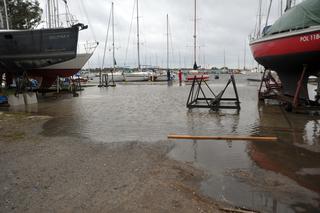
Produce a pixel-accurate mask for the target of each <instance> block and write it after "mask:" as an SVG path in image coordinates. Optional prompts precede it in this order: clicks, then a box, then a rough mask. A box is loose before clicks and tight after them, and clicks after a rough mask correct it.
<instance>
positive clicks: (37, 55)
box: [0, 26, 79, 73]
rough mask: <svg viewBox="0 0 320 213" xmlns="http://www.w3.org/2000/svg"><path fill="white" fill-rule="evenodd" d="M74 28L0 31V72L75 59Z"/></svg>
mask: <svg viewBox="0 0 320 213" xmlns="http://www.w3.org/2000/svg"><path fill="white" fill-rule="evenodd" d="M78 33H79V28H78V26H73V27H70V28H55V29H38V30H3V31H0V71H2V72H6V73H8V72H13V73H17V72H23V71H28V70H30V69H35V68H39V67H44V66H49V65H53V64H57V63H61V62H64V61H67V60H70V59H72V58H75V57H76V53H77V43H78Z"/></svg>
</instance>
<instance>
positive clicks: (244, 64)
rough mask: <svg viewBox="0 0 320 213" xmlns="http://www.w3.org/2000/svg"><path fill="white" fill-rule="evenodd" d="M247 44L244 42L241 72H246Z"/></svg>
mask: <svg viewBox="0 0 320 213" xmlns="http://www.w3.org/2000/svg"><path fill="white" fill-rule="evenodd" d="M246 51H247V42H246V40H244V55H243V70H246V55H247V52H246Z"/></svg>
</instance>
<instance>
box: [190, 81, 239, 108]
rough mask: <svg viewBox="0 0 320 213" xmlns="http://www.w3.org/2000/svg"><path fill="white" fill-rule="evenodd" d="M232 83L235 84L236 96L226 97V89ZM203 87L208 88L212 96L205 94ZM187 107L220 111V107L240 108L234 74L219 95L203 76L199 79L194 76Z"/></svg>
mask: <svg viewBox="0 0 320 213" xmlns="http://www.w3.org/2000/svg"><path fill="white" fill-rule="evenodd" d="M230 84H231V85H232V86H233V90H234V93H235V97H234V98H224V97H223V95H224V94H225V91H226V90H227V88H228V87H229V85H230ZM203 87H205V88H207V89H208V91H209V95H210V97H208V96H207V95H206V94H205V92H204V88H203ZM187 108H189V109H193V108H208V109H210V110H213V111H218V110H219V109H237V110H240V101H239V95H238V91H237V87H236V82H235V79H234V76H233V75H230V79H229V80H228V82H227V84H226V86H225V87H224V89H223V90H222V91H221V92H219V93H218V94H217V95H216V94H215V93H214V92H213V91H212V89H211V88H210V87H209V85H208V84H207V82H206V81H204V80H203V78H200V79H199V78H196V77H194V79H193V82H192V86H191V89H190V92H189V96H188V100H187Z"/></svg>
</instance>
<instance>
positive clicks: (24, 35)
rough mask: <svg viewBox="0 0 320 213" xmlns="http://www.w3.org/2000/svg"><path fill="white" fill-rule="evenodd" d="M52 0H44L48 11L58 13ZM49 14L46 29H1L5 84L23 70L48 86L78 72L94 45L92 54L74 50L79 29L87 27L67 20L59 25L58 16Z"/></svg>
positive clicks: (1, 69) (0, 60)
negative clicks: (65, 24) (64, 25)
mask: <svg viewBox="0 0 320 213" xmlns="http://www.w3.org/2000/svg"><path fill="white" fill-rule="evenodd" d="M53 1H54V0H47V5H48V12H49V13H50V14H57V13H58V10H57V9H58V6H57V4H58V2H53ZM64 2H65V4H67V2H66V1H64ZM49 5H51V7H50V6H49ZM54 11H55V12H54ZM68 15H69V16H70V17H71V14H68ZM49 17H50V19H49V20H48V28H46V29H31V30H2V31H0V74H1V73H6V76H7V78H6V80H7V85H10V84H11V83H12V79H13V78H15V77H19V76H22V75H23V73H26V74H27V76H28V77H32V78H36V79H39V80H40V82H41V85H40V87H41V88H49V87H50V86H51V85H52V84H53V82H54V81H55V80H56V79H57V77H58V76H59V77H71V76H73V75H74V74H75V73H77V72H79V71H80V70H81V68H82V67H83V66H84V65H85V63H86V62H87V61H88V60H89V58H90V57H91V56H92V54H93V51H94V49H95V47H94V48H93V51H92V52H91V53H88V52H87V53H80V54H79V53H77V50H78V36H79V31H81V30H84V29H87V28H88V26H86V25H83V24H81V23H77V24H75V23H76V22H75V21H74V20H70V21H69V26H68V27H61V26H58V24H57V23H59V22H58V21H56V19H57V17H55V16H53V15H49ZM70 25H71V26H70Z"/></svg>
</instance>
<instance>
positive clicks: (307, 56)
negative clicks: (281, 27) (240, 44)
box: [250, 26, 320, 70]
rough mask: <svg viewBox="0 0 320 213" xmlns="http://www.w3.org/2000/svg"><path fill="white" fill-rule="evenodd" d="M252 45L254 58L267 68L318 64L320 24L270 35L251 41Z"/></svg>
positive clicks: (274, 68) (275, 68)
mask: <svg viewBox="0 0 320 213" xmlns="http://www.w3.org/2000/svg"><path fill="white" fill-rule="evenodd" d="M250 46H251V51H252V53H253V56H254V58H255V59H256V60H257V62H258V63H259V64H261V65H263V66H264V67H265V68H267V69H273V70H277V69H279V68H281V69H283V68H284V67H292V66H297V65H298V66H299V65H302V64H308V65H311V66H313V65H317V64H319V57H320V26H319V27H313V28H310V29H309V28H308V29H304V30H298V31H295V32H289V33H281V34H279V35H274V36H268V37H266V38H262V39H259V40H256V41H253V42H251V44H250Z"/></svg>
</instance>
